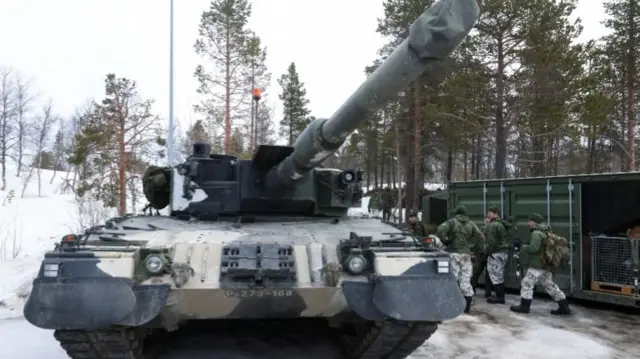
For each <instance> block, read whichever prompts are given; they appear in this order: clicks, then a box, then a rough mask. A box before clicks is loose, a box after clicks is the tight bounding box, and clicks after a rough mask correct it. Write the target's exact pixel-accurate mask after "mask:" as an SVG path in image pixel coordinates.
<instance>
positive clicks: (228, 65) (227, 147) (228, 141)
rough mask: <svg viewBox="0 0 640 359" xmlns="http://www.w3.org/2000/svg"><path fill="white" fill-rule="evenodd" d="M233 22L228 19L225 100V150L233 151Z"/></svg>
mask: <svg viewBox="0 0 640 359" xmlns="http://www.w3.org/2000/svg"><path fill="white" fill-rule="evenodd" d="M230 27H231V24H230V21H229V19H227V43H226V49H225V50H226V54H225V57H226V58H225V60H226V61H225V89H224V90H225V101H224V152H225V153H226V154H229V153H230V152H231V34H230V31H231V30H230V29H229V28H230Z"/></svg>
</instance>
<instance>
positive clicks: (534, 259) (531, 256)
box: [520, 224, 549, 269]
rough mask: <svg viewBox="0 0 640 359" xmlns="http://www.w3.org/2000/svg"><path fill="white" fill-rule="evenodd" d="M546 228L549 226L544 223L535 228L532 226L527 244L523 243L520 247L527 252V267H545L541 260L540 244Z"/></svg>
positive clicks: (542, 241) (544, 236)
mask: <svg viewBox="0 0 640 359" xmlns="http://www.w3.org/2000/svg"><path fill="white" fill-rule="evenodd" d="M548 230H549V226H547V225H544V224H539V225H537V226H536V227H535V228H532V229H531V240H530V241H529V244H523V245H522V246H521V247H520V251H521V252H522V253H526V254H527V265H528V267H529V268H536V269H546V266H545V265H544V262H543V261H542V250H543V248H542V245H543V243H544V240H545V238H546V236H547V234H546V231H548Z"/></svg>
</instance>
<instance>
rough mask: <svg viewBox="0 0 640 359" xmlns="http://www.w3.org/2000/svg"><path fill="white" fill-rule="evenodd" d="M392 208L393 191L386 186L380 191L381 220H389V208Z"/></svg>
mask: <svg viewBox="0 0 640 359" xmlns="http://www.w3.org/2000/svg"><path fill="white" fill-rule="evenodd" d="M392 208H393V193H391V188H389V187H386V188H385V189H384V190H383V191H382V221H383V222H389V221H390V220H391V209H392Z"/></svg>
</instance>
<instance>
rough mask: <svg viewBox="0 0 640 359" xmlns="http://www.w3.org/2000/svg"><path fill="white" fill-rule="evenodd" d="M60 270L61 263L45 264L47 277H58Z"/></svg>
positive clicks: (44, 273)
mask: <svg viewBox="0 0 640 359" xmlns="http://www.w3.org/2000/svg"><path fill="white" fill-rule="evenodd" d="M59 270H60V265H59V264H45V265H44V272H43V275H44V276H45V277H54V278H55V277H57V276H58V271H59Z"/></svg>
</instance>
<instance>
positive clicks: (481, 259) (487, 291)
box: [471, 218, 493, 298]
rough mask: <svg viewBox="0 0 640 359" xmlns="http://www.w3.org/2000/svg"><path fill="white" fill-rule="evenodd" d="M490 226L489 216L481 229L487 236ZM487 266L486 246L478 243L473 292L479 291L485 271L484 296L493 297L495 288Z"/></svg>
mask: <svg viewBox="0 0 640 359" xmlns="http://www.w3.org/2000/svg"><path fill="white" fill-rule="evenodd" d="M488 226H489V218H485V219H484V226H482V228H481V229H480V230H481V231H482V234H483V235H484V236H485V238H486V237H487V233H486V231H487V229H488ZM486 268H487V253H486V251H485V249H484V246H479V245H476V246H475V248H474V255H473V275H472V276H471V286H473V292H474V293H477V292H478V291H477V287H478V280H480V274H482V271H485V272H484V296H485V298H489V297H491V292H492V290H493V288H492V287H491V279H490V278H489V271H486V270H485V269H486Z"/></svg>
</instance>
